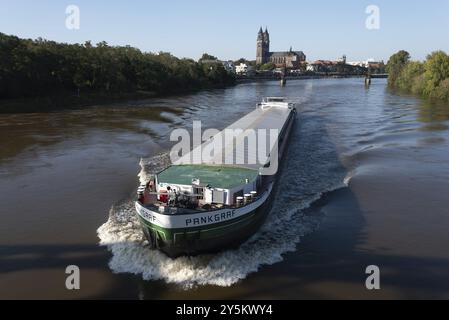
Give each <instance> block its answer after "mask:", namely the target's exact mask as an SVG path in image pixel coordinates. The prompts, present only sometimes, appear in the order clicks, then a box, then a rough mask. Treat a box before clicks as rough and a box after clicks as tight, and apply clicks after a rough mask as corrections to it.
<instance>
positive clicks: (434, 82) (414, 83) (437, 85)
mask: <svg viewBox="0 0 449 320" xmlns="http://www.w3.org/2000/svg"><path fill="white" fill-rule="evenodd" d="M387 71H388V73H389V79H388V85H389V86H390V88H394V89H398V90H401V91H404V92H409V93H413V94H417V95H421V96H424V97H427V98H432V99H441V100H444V101H448V102H449V55H448V54H446V53H445V52H444V51H435V52H432V53H431V54H429V55H428V56H427V59H426V60H425V61H412V60H411V57H410V54H409V53H408V52H407V51H404V50H401V51H399V52H397V53H395V54H394V55H392V56H391V57H390V60H389V61H388V64H387Z"/></svg>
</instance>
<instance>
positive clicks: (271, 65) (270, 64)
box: [259, 62, 276, 71]
mask: <svg viewBox="0 0 449 320" xmlns="http://www.w3.org/2000/svg"><path fill="white" fill-rule="evenodd" d="M274 69H276V65H275V64H274V63H273V62H268V63H265V64H263V65H261V66H260V68H259V70H261V71H272V70H274Z"/></svg>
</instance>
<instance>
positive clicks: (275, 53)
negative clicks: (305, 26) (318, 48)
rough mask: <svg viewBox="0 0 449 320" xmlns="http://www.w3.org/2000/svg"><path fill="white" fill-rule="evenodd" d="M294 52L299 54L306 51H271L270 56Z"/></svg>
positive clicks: (286, 54) (280, 55) (301, 54)
mask: <svg viewBox="0 0 449 320" xmlns="http://www.w3.org/2000/svg"><path fill="white" fill-rule="evenodd" d="M292 53H294V54H296V55H298V56H303V55H304V52H302V51H276V52H270V56H271V57H285V56H288V55H289V54H292Z"/></svg>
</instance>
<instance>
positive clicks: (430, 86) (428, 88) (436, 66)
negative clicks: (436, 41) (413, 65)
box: [424, 51, 449, 96]
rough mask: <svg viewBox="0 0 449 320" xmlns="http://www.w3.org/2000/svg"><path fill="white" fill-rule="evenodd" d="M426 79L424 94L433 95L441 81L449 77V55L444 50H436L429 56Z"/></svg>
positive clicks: (425, 73) (426, 64)
mask: <svg viewBox="0 0 449 320" xmlns="http://www.w3.org/2000/svg"><path fill="white" fill-rule="evenodd" d="M425 69H426V71H425V72H424V79H425V82H426V85H425V87H424V94H425V95H427V96H432V94H433V92H434V91H435V90H436V89H437V88H438V86H439V85H440V83H441V82H442V81H443V80H445V79H447V78H449V56H448V55H447V54H446V53H445V52H443V51H436V52H433V53H431V54H430V55H429V56H427V61H426V63H425Z"/></svg>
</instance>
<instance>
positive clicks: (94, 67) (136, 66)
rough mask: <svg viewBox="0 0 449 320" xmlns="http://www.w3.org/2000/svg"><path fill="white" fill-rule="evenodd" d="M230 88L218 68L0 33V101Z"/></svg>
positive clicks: (133, 51) (136, 52)
mask: <svg viewBox="0 0 449 320" xmlns="http://www.w3.org/2000/svg"><path fill="white" fill-rule="evenodd" d="M234 82H235V78H234V76H233V75H232V74H230V73H228V72H227V71H226V70H225V69H224V68H223V66H222V65H221V64H220V63H203V62H201V60H200V61H198V62H196V61H194V60H192V59H179V58H177V57H174V56H173V55H171V54H170V53H164V52H160V53H157V54H155V53H145V52H142V51H140V50H139V49H136V48H133V47H130V46H109V45H108V44H107V43H106V42H100V43H98V44H97V45H93V44H92V43H91V42H86V43H84V44H66V43H58V42H55V41H48V40H44V39H41V38H39V39H36V40H31V39H20V38H18V37H15V36H9V35H6V34H3V33H0V99H1V98H3V99H5V98H6V99H9V98H23V97H40V96H44V97H45V96H50V95H52V94H73V95H83V94H84V93H89V94H92V93H95V92H102V93H107V92H114V93H128V92H136V91H144V92H150V93H154V94H168V93H179V92H186V91H191V90H197V89H202V88H211V87H223V86H227V85H231V84H233V83H234Z"/></svg>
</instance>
